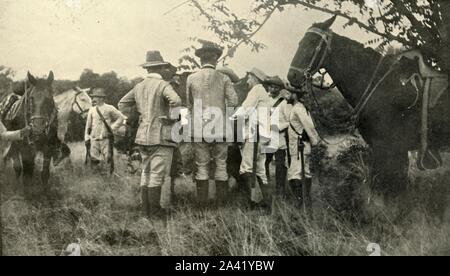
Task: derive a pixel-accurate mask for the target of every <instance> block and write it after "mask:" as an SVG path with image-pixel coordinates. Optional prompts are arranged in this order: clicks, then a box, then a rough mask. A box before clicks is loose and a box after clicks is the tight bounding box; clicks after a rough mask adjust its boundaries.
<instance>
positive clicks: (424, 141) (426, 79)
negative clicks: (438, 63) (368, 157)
mask: <svg viewBox="0 0 450 276" xmlns="http://www.w3.org/2000/svg"><path fill="white" fill-rule="evenodd" d="M402 57H405V58H407V59H410V60H415V61H417V63H418V73H415V74H413V75H412V76H411V77H410V78H409V79H408V81H407V82H411V84H412V85H413V86H414V87H415V88H416V89H417V91H418V92H421V93H422V110H421V133H420V144H421V145H420V150H419V159H418V161H417V165H418V168H419V169H420V170H434V169H438V168H440V167H441V166H442V158H441V156H440V154H439V152H438V151H437V150H436V149H433V148H432V146H430V140H429V133H430V127H429V114H430V112H431V111H432V110H433V109H434V108H435V107H436V106H437V104H438V103H439V100H440V98H441V97H442V95H444V93H445V92H446V91H448V87H449V79H448V75H447V74H443V73H441V72H439V71H437V70H435V69H434V68H432V67H431V66H429V65H428V64H427V63H426V62H425V59H424V57H423V55H422V53H421V52H420V51H418V50H413V51H408V52H405V53H403V54H401V55H400V57H399V58H402Z"/></svg>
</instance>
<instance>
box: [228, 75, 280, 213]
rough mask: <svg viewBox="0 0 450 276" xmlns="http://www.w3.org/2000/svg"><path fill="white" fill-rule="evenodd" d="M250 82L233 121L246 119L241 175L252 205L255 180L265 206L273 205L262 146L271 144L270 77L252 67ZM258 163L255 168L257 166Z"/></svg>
mask: <svg viewBox="0 0 450 276" xmlns="http://www.w3.org/2000/svg"><path fill="white" fill-rule="evenodd" d="M247 78H248V80H247V82H248V85H249V87H250V88H251V90H250V92H249V93H248V95H247V98H246V99H245V101H244V102H243V103H242V106H241V107H240V108H239V109H238V110H237V111H236V113H235V114H234V115H233V117H232V118H233V119H235V120H237V119H239V118H241V119H244V118H245V119H246V126H245V131H244V136H245V137H244V138H245V142H244V145H243V147H242V163H241V168H240V173H241V175H242V178H243V179H244V180H245V183H244V185H245V188H246V192H247V195H248V200H249V202H250V203H252V204H254V203H256V201H258V200H257V199H255V198H252V189H254V188H255V184H256V183H255V178H256V182H257V184H259V186H260V188H261V191H262V193H263V197H264V198H263V201H262V202H261V204H262V206H263V207H268V206H269V205H270V203H271V200H270V199H271V196H270V193H269V182H268V179H267V175H266V170H265V161H266V156H265V154H263V152H262V149H263V145H267V144H268V142H269V141H270V138H271V137H270V136H271V135H270V124H269V121H270V108H271V106H272V99H271V98H270V96H269V94H268V92H267V90H266V88H265V87H264V85H263V84H264V83H265V81H266V80H267V78H268V77H267V75H266V74H265V73H264V72H263V71H261V70H260V69H258V68H253V69H252V70H251V71H250V72H248V74H247ZM254 164H256V166H254Z"/></svg>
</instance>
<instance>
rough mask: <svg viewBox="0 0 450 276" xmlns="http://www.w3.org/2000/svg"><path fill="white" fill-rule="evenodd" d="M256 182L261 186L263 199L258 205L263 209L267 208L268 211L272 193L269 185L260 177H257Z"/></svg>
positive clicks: (270, 205) (270, 206)
mask: <svg viewBox="0 0 450 276" xmlns="http://www.w3.org/2000/svg"><path fill="white" fill-rule="evenodd" d="M258 184H259V187H260V188H261V192H262V195H263V200H262V201H261V204H260V206H261V207H262V208H264V209H267V210H268V211H269V212H270V211H271V210H272V193H271V192H270V185H269V184H264V183H263V182H262V179H261V178H259V177H258Z"/></svg>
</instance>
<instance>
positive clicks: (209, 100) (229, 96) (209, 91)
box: [186, 65, 238, 141]
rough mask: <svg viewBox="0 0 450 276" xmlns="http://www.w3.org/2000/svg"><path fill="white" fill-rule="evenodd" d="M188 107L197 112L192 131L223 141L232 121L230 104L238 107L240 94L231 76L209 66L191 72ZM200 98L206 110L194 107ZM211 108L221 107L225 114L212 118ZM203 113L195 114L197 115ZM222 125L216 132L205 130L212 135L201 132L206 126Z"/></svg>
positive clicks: (200, 136) (192, 133) (187, 86)
mask: <svg viewBox="0 0 450 276" xmlns="http://www.w3.org/2000/svg"><path fill="white" fill-rule="evenodd" d="M186 90H187V91H186V97H187V106H188V108H189V110H190V111H191V114H193V117H192V130H191V131H192V132H191V135H192V137H194V138H199V139H201V138H208V139H211V140H216V141H223V139H224V138H225V137H226V135H227V132H226V129H227V127H229V126H230V125H229V124H230V121H229V119H228V117H227V116H226V107H227V106H229V107H235V106H236V105H237V104H238V97H237V94H236V91H235V90H234V86H233V83H232V82H231V80H230V78H229V77H228V76H226V75H224V74H222V73H220V72H218V71H216V70H215V68H214V66H212V65H205V66H204V67H203V68H202V69H201V70H200V71H199V72H197V73H194V74H192V75H190V76H189V77H188V79H187V83H186ZM196 101H200V102H201V104H202V110H201V111H202V113H200V110H193V108H194V103H195V102H196ZM209 107H215V108H218V109H220V111H221V112H222V114H217V115H221V116H213V118H212V119H211V117H212V116H211V117H210V115H211V114H209V113H208V112H207V109H208V108H209ZM197 113H198V114H199V115H200V116H195V114H197ZM206 125H210V126H221V128H220V129H214V133H212V134H211V133H205V134H206V135H207V136H208V137H203V131H199V129H200V127H199V126H201V127H202V129H203V128H204V127H205V126H206Z"/></svg>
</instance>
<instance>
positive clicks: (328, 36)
mask: <svg viewBox="0 0 450 276" xmlns="http://www.w3.org/2000/svg"><path fill="white" fill-rule="evenodd" d="M306 33H307V34H308V33H312V34H316V35H319V36H320V38H321V39H320V42H319V45H317V47H316V49H315V50H314V55H313V57H312V59H311V62H310V63H309V65H308V67H307V68H299V67H296V66H294V65H291V66H290V69H291V70H294V71H297V72H299V73H301V74H303V75H304V77H305V82H307V81H311V80H312V77H313V75H314V74H316V73H317V72H319V71H320V69H321V68H322V66H323V63H324V62H325V59H326V57H327V56H328V54H330V53H331V43H332V40H333V33H332V32H330V31H324V30H322V29H320V28H317V27H312V28H310V29H309V30H308V31H307V32H306ZM323 45H326V48H325V49H322V48H323ZM322 51H323V55H322V56H321V57H319V55H320V52H322ZM319 58H320V60H319V63H318V64H317V66H316V67H315V68H314V70H312V69H313V66H314V64H315V63H316V62H317V60H318V59H319ZM304 84H305V83H303V84H302V85H301V86H303V85H304Z"/></svg>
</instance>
